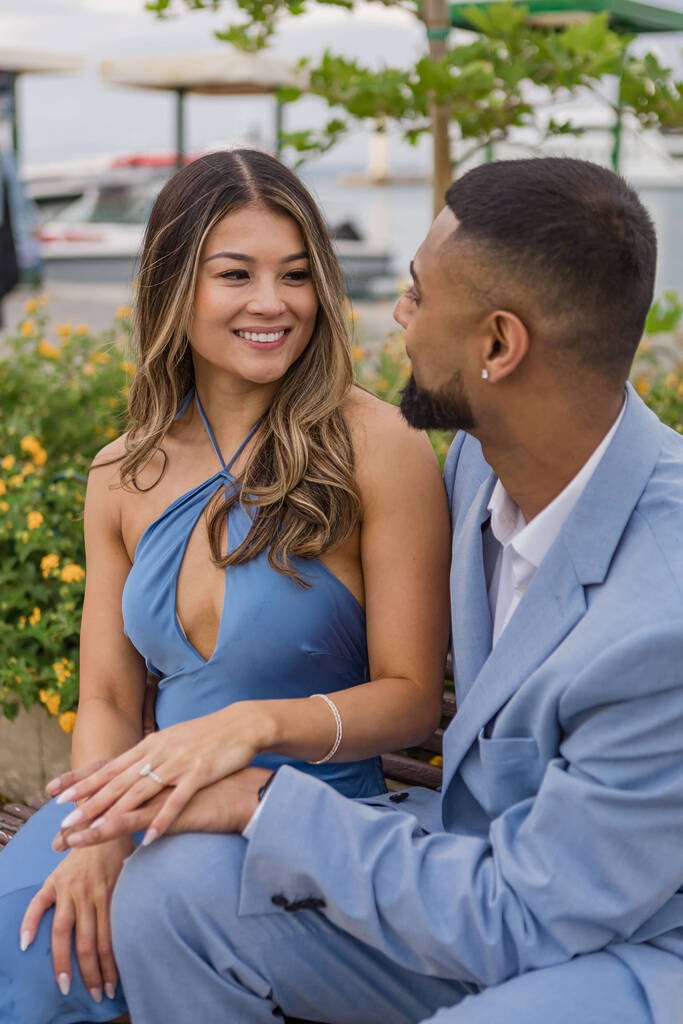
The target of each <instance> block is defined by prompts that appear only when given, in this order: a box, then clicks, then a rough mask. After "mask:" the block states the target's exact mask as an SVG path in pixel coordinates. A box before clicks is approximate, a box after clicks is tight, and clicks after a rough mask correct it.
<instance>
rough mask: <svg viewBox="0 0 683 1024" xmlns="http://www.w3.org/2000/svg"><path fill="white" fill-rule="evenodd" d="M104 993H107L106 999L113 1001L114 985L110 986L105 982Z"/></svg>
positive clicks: (110, 984) (108, 982)
mask: <svg viewBox="0 0 683 1024" xmlns="http://www.w3.org/2000/svg"><path fill="white" fill-rule="evenodd" d="M104 991H105V992H106V993H107V999H114V997H115V996H116V985H112V983H111V982H110V981H107V982H105V984H104Z"/></svg>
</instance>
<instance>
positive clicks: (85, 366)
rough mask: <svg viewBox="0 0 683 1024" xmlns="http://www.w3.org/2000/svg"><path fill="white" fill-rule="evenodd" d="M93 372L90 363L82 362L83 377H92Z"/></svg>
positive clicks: (93, 368) (93, 369)
mask: <svg viewBox="0 0 683 1024" xmlns="http://www.w3.org/2000/svg"><path fill="white" fill-rule="evenodd" d="M94 372H95V367H94V366H93V364H92V363H83V375H84V376H85V377H92V375H93V373H94Z"/></svg>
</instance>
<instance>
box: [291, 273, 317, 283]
mask: <svg viewBox="0 0 683 1024" xmlns="http://www.w3.org/2000/svg"><path fill="white" fill-rule="evenodd" d="M310 277H311V272H310V270H290V271H289V272H288V273H287V274H285V280H286V281H294V282H296V283H299V282H301V281H308V280H310Z"/></svg>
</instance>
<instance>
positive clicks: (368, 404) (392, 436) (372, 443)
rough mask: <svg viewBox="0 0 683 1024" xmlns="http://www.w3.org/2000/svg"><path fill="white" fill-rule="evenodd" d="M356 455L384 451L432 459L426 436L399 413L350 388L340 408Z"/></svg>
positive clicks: (393, 407)
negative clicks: (363, 452)
mask: <svg viewBox="0 0 683 1024" xmlns="http://www.w3.org/2000/svg"><path fill="white" fill-rule="evenodd" d="M344 415H345V418H346V422H347V424H348V427H349V430H350V431H351V437H352V440H353V444H354V449H355V450H356V454H357V455H359V454H360V452H361V451H363V450H364V451H366V452H367V454H369V455H372V453H373V452H374V451H377V450H385V451H386V446H387V445H388V446H389V448H390V450H391V451H401V450H403V451H405V452H406V453H408V452H414V453H416V454H419V453H422V455H423V457H424V455H425V453H426V455H427V456H430V458H435V456H434V453H433V450H432V446H431V444H430V441H429V438H428V437H427V434H426V433H425V432H424V431H423V430H416V429H415V428H414V427H411V426H410V424H409V423H408V422H407V420H406V419H405V417H404V416H403V414H402V412H401V411H400V409H398V408H397V406H395V405H391V404H390V403H389V402H385V401H384V400H383V399H381V398H377V396H376V395H373V394H371V392H369V391H365V390H364V389H363V388H359V387H355V386H354V387H353V388H352V389H351V391H350V392H349V395H348V397H347V399H346V402H345V404H344Z"/></svg>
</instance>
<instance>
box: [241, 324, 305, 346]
mask: <svg viewBox="0 0 683 1024" xmlns="http://www.w3.org/2000/svg"><path fill="white" fill-rule="evenodd" d="M290 332H291V328H290V327H268V328H267V329H266V328H265V327H245V328H236V329H235V330H234V331H233V333H234V334H236V335H237V337H238V338H240V340H241V341H244V342H245V343H246V344H247V345H249V346H250V347H252V348H253V347H255V348H260V349H274V348H281V347H282V345H284V343H285V341H286V340H287V337H288V336H289V334H290Z"/></svg>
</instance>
